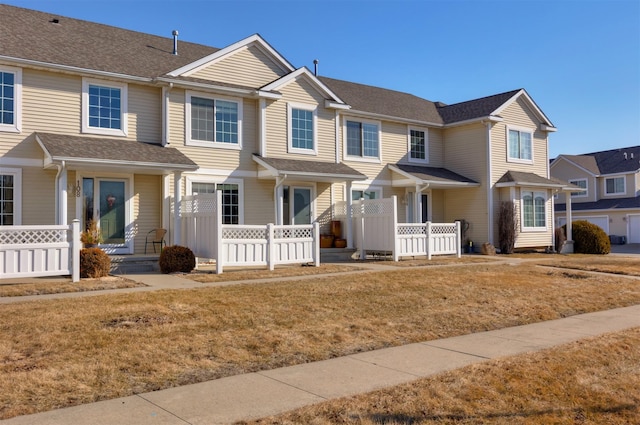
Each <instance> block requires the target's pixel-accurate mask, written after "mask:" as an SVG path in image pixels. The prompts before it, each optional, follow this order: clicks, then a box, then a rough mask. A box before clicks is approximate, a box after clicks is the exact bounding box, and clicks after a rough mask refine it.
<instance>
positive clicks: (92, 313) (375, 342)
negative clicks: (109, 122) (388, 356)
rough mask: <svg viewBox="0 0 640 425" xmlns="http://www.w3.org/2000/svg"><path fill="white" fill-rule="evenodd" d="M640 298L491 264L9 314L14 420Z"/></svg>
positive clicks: (0, 383)
mask: <svg viewBox="0 0 640 425" xmlns="http://www.w3.org/2000/svg"><path fill="white" fill-rule="evenodd" d="M310 269H311V268H310ZM638 303H640V281H638V280H635V279H630V278H624V277H619V276H602V275H590V274H587V273H583V272H579V271H569V272H568V271H564V270H555V269H543V268H539V267H536V266H534V265H532V264H523V265H513V266H504V265H497V264H491V263H487V264H473V265H468V266H467V265H465V266H460V267H455V268H401V269H398V270H394V271H390V272H376V273H370V272H369V273H359V274H351V275H340V274H337V275H334V276H328V277H317V278H315V279H308V280H301V281H286V282H285V281H283V282H277V283H261V284H253V285H252V284H243V285H235V286H224V287H215V288H202V289H194V290H176V291H157V292H148V293H135V294H122V295H104V296H97V297H87V298H80V299H61V300H51V301H39V302H24V303H18V304H11V305H3V306H2V308H0V334H1V335H2V338H1V339H0V394H2V397H1V398H0V418H8V417H12V416H15V415H22V414H27V413H33V412H38V411H44V410H50V409H54V408H59V407H64V406H70V405H76V404H82V403H87V402H92V401H98V400H103V399H109V398H115V397H119V396H126V395H130V394H135V393H141V392H146V391H152V390H157V389H162V388H168V387H172V386H177V385H183V384H188V383H194V382H200V381H204V380H209V379H215V378H219V377H223V376H229V375H233V374H238V373H244V372H249V371H256V370H263V369H271V368H275V367H280V366H286V365H293V364H299V363H304V362H310V361H317V360H322V359H327V358H331V357H336V356H342V355H346V354H350V353H355V352H360V351H366V350H371V349H376V348H382V347H388V346H394V345H400V344H406V343H411V342H417V341H425V340H430V339H434V338H440V337H448V336H454V335H460V334H466V333H470V332H476V331H484V330H489V329H496V328H501V327H506V326H513V325H520V324H525V323H532V322H537V321H541V320H549V319H555V318H559V317H564V316H569V315H573V314H577V313H583V312H589V311H596V310H604V309H608V308H613V307H620V306H627V305H632V304H638Z"/></svg>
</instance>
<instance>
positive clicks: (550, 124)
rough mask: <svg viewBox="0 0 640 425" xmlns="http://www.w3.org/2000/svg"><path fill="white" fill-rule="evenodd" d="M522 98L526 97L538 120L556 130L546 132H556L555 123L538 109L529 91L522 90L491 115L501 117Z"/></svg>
mask: <svg viewBox="0 0 640 425" xmlns="http://www.w3.org/2000/svg"><path fill="white" fill-rule="evenodd" d="M520 96H524V98H525V99H527V102H528V103H529V105H530V106H531V107H532V108H533V111H534V112H535V113H536V115H538V118H540V120H541V121H544V122H545V123H546V124H547V125H548V126H549V127H550V128H553V129H554V130H546V131H555V127H554V125H553V123H552V122H551V120H550V119H549V118H548V117H547V116H546V115H545V114H544V113H543V112H542V110H541V109H540V108H539V107H538V105H537V104H536V102H534V101H533V99H531V97H530V96H529V94H528V93H527V91H526V90H524V89H520V90H519V91H518V92H517V93H516V94H514V95H513V96H511V99H509V100H507V101H506V102H504V103H503V104H502V105H501V106H500V107H499V108H498V109H496V110H495V111H493V112H492V113H491V115H500V113H501V112H502V111H504V110H505V109H506V108H508V107H509V106H510V105H511V104H512V103H513V102H515V101H516V100H517V99H518V98H519V97H520Z"/></svg>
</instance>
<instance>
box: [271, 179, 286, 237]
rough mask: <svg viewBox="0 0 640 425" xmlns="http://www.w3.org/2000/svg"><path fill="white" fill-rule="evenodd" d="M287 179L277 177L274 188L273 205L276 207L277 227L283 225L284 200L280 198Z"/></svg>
mask: <svg viewBox="0 0 640 425" xmlns="http://www.w3.org/2000/svg"><path fill="white" fill-rule="evenodd" d="M286 179H287V175H286V174H285V175H283V176H276V185H275V186H274V188H273V204H274V207H275V215H276V216H275V222H276V224H277V225H282V198H281V197H280V196H279V194H280V187H281V186H282V184H283V183H284V181H285V180H286Z"/></svg>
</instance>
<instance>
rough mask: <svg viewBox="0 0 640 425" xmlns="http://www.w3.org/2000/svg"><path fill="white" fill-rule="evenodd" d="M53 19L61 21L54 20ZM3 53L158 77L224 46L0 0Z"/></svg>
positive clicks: (58, 63)
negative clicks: (175, 50) (175, 44)
mask: <svg viewBox="0 0 640 425" xmlns="http://www.w3.org/2000/svg"><path fill="white" fill-rule="evenodd" d="M54 19H57V20H58V23H54V22H52V21H53V20H54ZM0 28H1V29H2V41H1V42H0V55H1V56H8V57H12V58H21V59H28V60H34V61H39V62H45V63H51V64H57V65H65V66H72V67H77V68H83V69H92V70H99V71H106V72H112V73H118V74H125V75H131V76H138V77H146V78H154V77H158V76H162V75H165V74H166V73H167V72H170V71H173V70H175V69H178V68H180V67H182V66H184V65H187V64H189V63H191V62H194V61H196V60H198V59H200V58H203V57H205V56H207V55H210V54H211V53H214V52H216V51H217V50H219V49H216V48H213V47H209V46H203V45H200V44H194V43H188V42H184V41H179V42H178V55H173V54H172V50H173V38H172V36H171V35H170V34H171V30H172V28H167V37H159V36H155V35H150V34H144V33H140V32H136V31H129V30H125V29H121V28H116V27H112V26H108V25H102V24H97V23H94V22H88V21H82V20H79V19H72V18H66V17H62V16H59V15H56V14H54V13H47V12H39V11H34V10H29V9H23V8H19V7H14V6H8V5H3V4H0Z"/></svg>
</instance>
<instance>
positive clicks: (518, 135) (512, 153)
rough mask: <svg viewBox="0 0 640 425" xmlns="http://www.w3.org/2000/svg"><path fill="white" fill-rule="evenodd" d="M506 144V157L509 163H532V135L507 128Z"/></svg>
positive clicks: (525, 131) (524, 131) (526, 131)
mask: <svg viewBox="0 0 640 425" xmlns="http://www.w3.org/2000/svg"><path fill="white" fill-rule="evenodd" d="M507 133H508V142H507V145H508V146H507V156H508V160H509V161H513V162H526V163H531V162H532V161H533V146H532V140H533V134H532V132H531V131H528V130H520V129H514V128H509V129H508V130H507Z"/></svg>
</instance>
